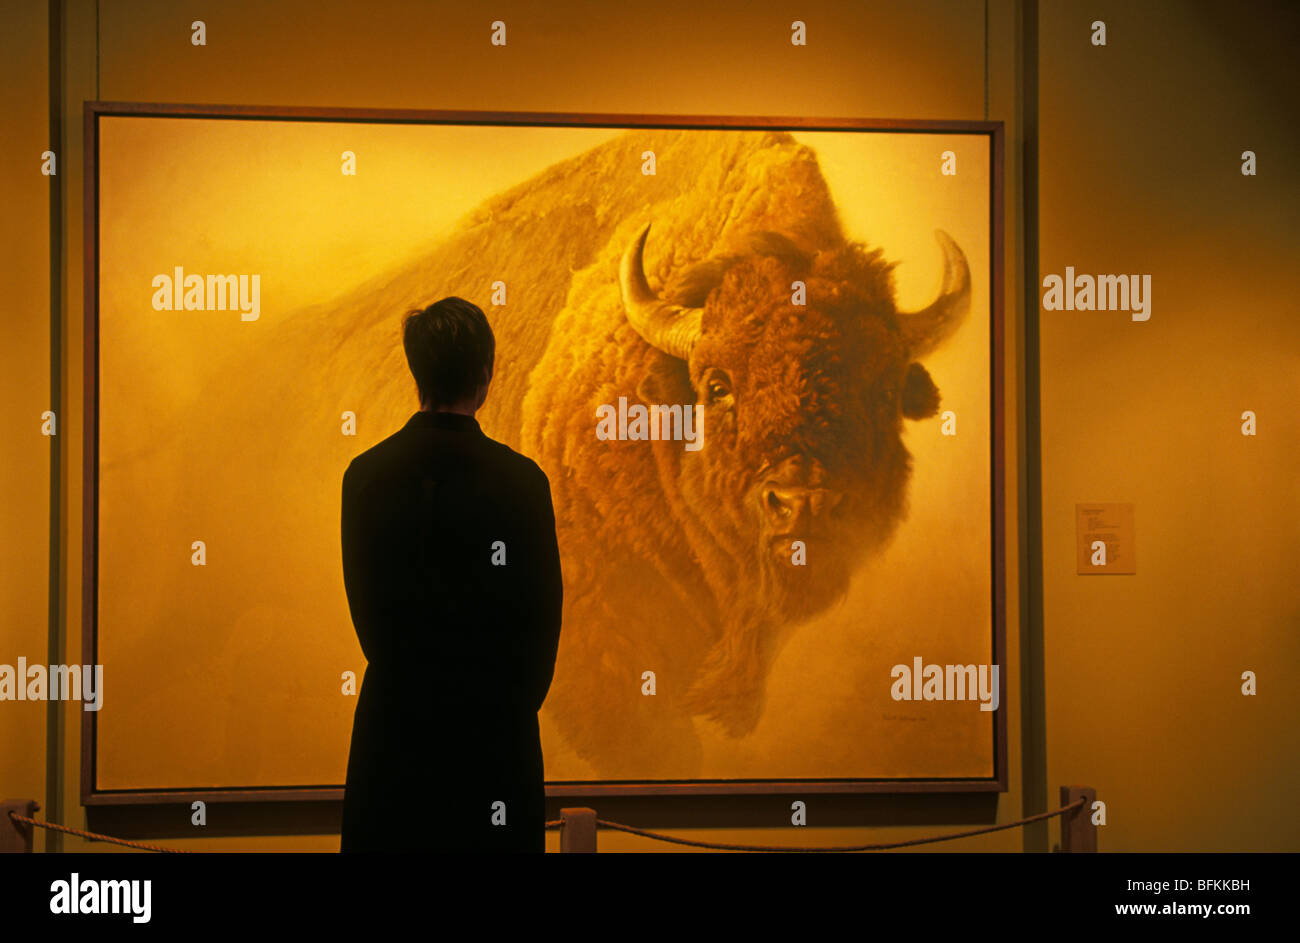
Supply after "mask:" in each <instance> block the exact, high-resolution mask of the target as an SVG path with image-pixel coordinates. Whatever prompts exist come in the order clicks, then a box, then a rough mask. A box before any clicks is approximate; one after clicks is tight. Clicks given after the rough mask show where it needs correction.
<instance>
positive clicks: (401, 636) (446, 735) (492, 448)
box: [341, 412, 562, 852]
mask: <svg viewBox="0 0 1300 943" xmlns="http://www.w3.org/2000/svg"><path fill="white" fill-rule="evenodd" d="M342 518H343V521H342V524H343V526H342V531H343V581H344V586H345V588H346V590H347V597H348V606H349V608H350V609H351V611H352V622H353V624H354V625H355V627H356V631H357V638H358V639H359V640H360V642H361V649H362V651H363V652H364V653H365V656H366V660H367V662H368V663H369V665H368V667H367V669H366V675H365V680H364V682H363V683H362V686H361V692H360V695H359V696H358V698H357V707H356V715H355V718H354V720H353V725H352V748H351V752H350V754H349V756H348V773H347V791H346V794H345V798H344V800H343V835H342V843H341V850H342V851H536V852H540V851H543V850H544V837H545V835H544V831H543V822H544V819H545V787H544V780H545V773H544V771H543V768H542V747H541V739H540V736H539V733H538V727H537V712H538V711H539V710H540V709H541V707H542V702H543V701H544V700H545V699H546V692H547V690H548V689H549V688H550V685H551V678H552V675H553V674H554V670H555V654H556V649H557V647H558V645H559V640H560V610H561V602H562V588H561V582H560V555H559V548H558V546H557V544H556V539H555V513H554V509H553V508H552V505H551V490H550V483H549V482H548V480H547V478H546V475H545V473H544V472H543V471H542V470H541V469H540V468H539V467H538V466H537V464H536V463H535V462H533V461H532V460H531V459H528V458H525V457H524V456H522V455H520V454H518V453H517V452H515V451H513V450H512V449H510V448H509V447H507V446H505V445H502V444H501V443H499V442H496V441H494V440H492V439H489V438H488V437H487V436H486V435H484V434H483V431H482V430H481V429H480V428H479V425H478V422H477V421H475V420H474V419H473V418H472V417H470V416H463V415H459V414H455V413H433V412H418V413H416V414H415V415H414V416H412V417H411V419H410V420H409V421H408V422H407V423H406V425H405V426H403V427H402V429H401V430H400V431H399V432H397V433H395V434H394V435H392V436H390V437H389V438H387V439H385V440H384V441H382V442H380V443H379V444H378V445H376V446H375V447H374V448H372V449H370V450H368V451H366V452H364V453H362V454H361V455H358V456H357V457H356V458H355V459H353V461H352V464H351V465H349V466H348V469H347V471H346V472H345V473H344V475H343V514H342ZM503 555H504V561H505V565H496V564H499V563H500V561H501V559H502V556H503ZM494 558H495V562H494ZM502 802H503V803H505V807H504V817H505V824H504V825H494V824H493V818H494V808H493V807H494V804H495V803H502ZM496 817H497V818H499V817H500V813H499V812H498V813H496Z"/></svg>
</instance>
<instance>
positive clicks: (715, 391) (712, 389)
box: [704, 370, 731, 403]
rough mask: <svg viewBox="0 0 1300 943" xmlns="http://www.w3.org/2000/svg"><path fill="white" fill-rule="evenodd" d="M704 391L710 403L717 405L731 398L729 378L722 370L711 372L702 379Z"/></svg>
mask: <svg viewBox="0 0 1300 943" xmlns="http://www.w3.org/2000/svg"><path fill="white" fill-rule="evenodd" d="M704 389H705V392H706V393H707V395H708V401H709V402H710V403H717V402H720V401H722V400H725V399H727V398H728V397H729V396H731V378H730V377H729V376H727V374H726V373H725V372H724V371H722V370H712V371H710V372H709V374H708V376H706V377H705V378H704Z"/></svg>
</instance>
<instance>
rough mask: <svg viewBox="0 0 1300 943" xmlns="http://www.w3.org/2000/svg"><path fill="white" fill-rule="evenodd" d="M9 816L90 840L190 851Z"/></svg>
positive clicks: (151, 849)
mask: <svg viewBox="0 0 1300 943" xmlns="http://www.w3.org/2000/svg"><path fill="white" fill-rule="evenodd" d="M9 818H11V819H13V820H14V821H15V822H26V823H27V824H28V825H35V826H36V827H38V828H49V829H53V830H54V831H56V832H67V833H68V834H69V835H79V836H80V837H82V838H85V839H87V840H88V841H103V842H112V843H113V844H114V845H126V846H127V847H128V848H142V849H144V850H145V851H160V852H163V853H165V854H173V855H188V854H192V852H189V851H182V850H181V849H179V848H164V847H163V846H162V845H146V844H145V843H144V842H138V841H127V840H126V839H125V838H114V837H113V836H112V835H101V834H99V833H98V832H83V831H82V830H81V829H79V828H68V826H66V825H58V824H56V823H54V822H38V821H37V820H36V819H33V818H28V817H27V816H25V815H19V814H18V813H17V812H10V813H9Z"/></svg>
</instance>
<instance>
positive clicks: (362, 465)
mask: <svg viewBox="0 0 1300 943" xmlns="http://www.w3.org/2000/svg"><path fill="white" fill-rule="evenodd" d="M403 431H404V430H402V429H399V430H397V431H396V432H394V433H393V434H392V435H390V436H389V437H388V438H386V439H383V440H381V441H379V442H376V443H375V444H374V445H372V446H371V447H370V448H368V449H366V450H365V451H364V452H362V453H361V454H360V455H357V456H355V457H354V458H353V459H352V461H351V462H349V463H348V467H347V469H346V470H345V471H344V473H343V479H344V481H349V480H351V481H355V482H360V481H362V480H365V479H369V478H373V477H375V476H376V475H380V474H382V473H383V472H384V471H385V470H386V469H388V468H391V467H392V466H394V465H395V464H398V463H400V460H401V458H402V455H403V453H404V451H405V450H404V449H403V448H402V445H403V437H402V433H403Z"/></svg>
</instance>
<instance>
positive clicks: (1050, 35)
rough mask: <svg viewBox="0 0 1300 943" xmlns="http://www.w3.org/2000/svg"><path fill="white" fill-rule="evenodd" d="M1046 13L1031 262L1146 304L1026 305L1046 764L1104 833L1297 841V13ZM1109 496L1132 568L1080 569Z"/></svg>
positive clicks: (1215, 846) (1137, 847)
mask: <svg viewBox="0 0 1300 943" xmlns="http://www.w3.org/2000/svg"><path fill="white" fill-rule="evenodd" d="M1043 6H1044V8H1045V10H1048V11H1050V13H1048V14H1047V15H1044V16H1043V18H1042V29H1041V35H1040V55H1041V62H1042V66H1041V70H1040V80H1041V81H1040V89H1041V96H1042V104H1041V120H1040V125H1039V141H1040V148H1041V159H1042V167H1043V173H1042V186H1041V191H1040V198H1041V204H1040V227H1041V230H1040V231H1041V237H1042V238H1041V247H1040V268H1041V271H1042V273H1043V274H1044V275H1046V274H1048V273H1056V274H1058V275H1061V274H1064V271H1065V266H1067V265H1072V266H1074V268H1075V270H1076V272H1091V273H1094V274H1095V273H1108V274H1109V273H1121V272H1123V273H1130V274H1131V273H1143V274H1150V275H1151V278H1152V290H1151V295H1152V305H1151V313H1150V320H1148V321H1146V322H1142V323H1135V322H1133V321H1132V320H1131V319H1130V318H1129V316H1127V315H1124V314H1119V313H1112V312H1077V311H1076V312H1065V311H1045V312H1043V314H1042V344H1041V350H1042V362H1043V375H1042V410H1043V413H1042V414H1043V433H1042V435H1043V466H1042V474H1043V574H1044V581H1043V582H1044V586H1043V591H1044V600H1045V616H1044V641H1045V653H1046V659H1045V660H1046V665H1045V675H1046V687H1047V736H1048V748H1047V766H1048V781H1049V783H1059V782H1062V781H1066V780H1069V781H1074V780H1086V781H1087V782H1088V783H1089V784H1090V785H1093V786H1096V788H1097V790H1098V794H1099V795H1100V796H1104V797H1106V798H1107V799H1108V800H1109V802H1108V809H1107V813H1108V820H1107V826H1106V828H1105V829H1104V830H1103V831H1102V835H1101V842H1102V847H1103V848H1106V849H1109V850H1112V851H1164V850H1169V851H1221V850H1222V851H1284V850H1285V851H1296V850H1297V849H1300V819H1297V817H1296V815H1295V813H1294V810H1293V808H1292V803H1293V800H1294V797H1295V795H1296V793H1297V790H1298V789H1300V688H1297V686H1296V684H1295V677H1296V669H1297V667H1300V418H1298V417H1297V412H1296V406H1297V404H1298V403H1300V304H1298V303H1297V300H1296V298H1297V295H1296V291H1295V277H1296V271H1297V267H1296V249H1297V246H1300V157H1298V156H1297V153H1298V152H1297V149H1296V146H1297V143H1300V141H1298V138H1300V135H1297V130H1296V129H1297V124H1296V119H1297V117H1300V114H1298V113H1297V102H1300V97H1298V96H1297V94H1296V91H1295V89H1296V85H1295V81H1294V64H1293V63H1294V58H1293V56H1294V54H1293V53H1292V52H1291V51H1290V50H1291V48H1292V47H1291V46H1289V45H1287V43H1288V42H1293V41H1294V38H1295V35H1296V23H1297V19H1296V16H1295V12H1296V11H1294V10H1292V11H1291V16H1290V24H1291V25H1290V28H1289V35H1290V37H1291V38H1290V40H1287V38H1286V37H1287V35H1288V31H1287V30H1284V29H1282V28H1281V24H1280V23H1270V15H1269V10H1270V9H1272V10H1274V11H1276V10H1278V9H1280V7H1277V6H1272V7H1270V6H1268V5H1259V4H1209V3H1195V4H1188V3H1160V4H1156V3H1140V4H1137V3H1128V2H1124V0H1104V2H1096V0H1091V2H1087V3H1075V2H1072V3H1070V4H1057V3H1051V4H1044V5H1043ZM1096 19H1102V20H1105V21H1106V22H1107V24H1108V37H1107V39H1108V42H1107V46H1106V47H1105V48H1104V49H1100V48H1095V47H1093V46H1092V45H1091V44H1090V42H1088V41H1087V38H1088V36H1089V32H1090V31H1089V24H1090V23H1091V22H1092V21H1093V20H1096ZM1288 63H1290V64H1291V65H1290V66H1289V68H1288V65H1287V64H1288ZM1245 150H1253V151H1255V152H1256V158H1257V169H1258V175H1257V176H1255V177H1247V176H1242V174H1241V165H1242V160H1241V154H1242V152H1243V151H1245ZM1246 410H1252V411H1254V412H1255V414H1256V416H1257V435H1256V436H1254V437H1247V436H1243V435H1242V434H1241V425H1242V419H1241V414H1242V413H1243V412H1244V411H1246ZM1110 501H1115V502H1132V503H1133V505H1134V518H1135V530H1136V541H1135V542H1136V556H1137V574H1136V575H1134V576H1110V577H1093V576H1077V575H1075V561H1074V556H1073V547H1074V540H1075V518H1074V513H1075V511H1074V505H1075V503H1076V502H1110ZM1244 671H1254V672H1256V675H1257V678H1258V693H1257V694H1256V695H1255V696H1254V697H1246V696H1243V695H1242V693H1241V685H1242V680H1241V675H1242V673H1243V672H1244Z"/></svg>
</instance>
